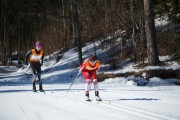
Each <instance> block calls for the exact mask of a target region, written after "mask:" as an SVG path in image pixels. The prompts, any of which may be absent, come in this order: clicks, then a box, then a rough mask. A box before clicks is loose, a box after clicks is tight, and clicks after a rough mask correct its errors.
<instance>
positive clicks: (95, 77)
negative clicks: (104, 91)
mask: <svg viewBox="0 0 180 120" xmlns="http://www.w3.org/2000/svg"><path fill="white" fill-rule="evenodd" d="M91 75H92V80H93V83H94V91H95V96H96V100H98V101H101V98H100V97H99V88H98V81H97V75H96V71H93V72H92V73H91Z"/></svg>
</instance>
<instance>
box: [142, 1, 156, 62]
mask: <svg viewBox="0 0 180 120" xmlns="http://www.w3.org/2000/svg"><path fill="white" fill-rule="evenodd" d="M144 12H145V30H146V39H147V56H148V61H149V64H152V65H155V64H158V63H159V58H158V52H157V43H156V31H155V24H154V12H153V1H152V0H144Z"/></svg>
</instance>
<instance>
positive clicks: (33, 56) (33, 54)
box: [25, 49, 44, 64]
mask: <svg viewBox="0 0 180 120" xmlns="http://www.w3.org/2000/svg"><path fill="white" fill-rule="evenodd" d="M43 59H44V51H43V50H42V49H41V50H40V51H37V50H36V49H32V50H30V51H29V52H28V53H27V54H26V57H25V62H26V64H27V63H28V61H29V62H40V61H41V63H42V64H43Z"/></svg>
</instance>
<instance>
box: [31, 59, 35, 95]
mask: <svg viewBox="0 0 180 120" xmlns="http://www.w3.org/2000/svg"><path fill="white" fill-rule="evenodd" d="M30 67H31V71H32V75H33V78H32V84H33V91H34V92H36V70H35V66H34V64H33V63H32V62H31V63H30Z"/></svg>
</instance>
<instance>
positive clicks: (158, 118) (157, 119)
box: [68, 95, 178, 120]
mask: <svg viewBox="0 0 180 120" xmlns="http://www.w3.org/2000/svg"><path fill="white" fill-rule="evenodd" d="M68 97H70V98H73V99H79V100H83V98H82V97H80V96H78V98H75V97H74V95H71V96H68ZM76 97H77V95H76ZM90 103H94V104H97V103H98V104H101V105H103V106H106V107H109V108H113V109H116V110H119V111H125V112H127V113H130V114H134V115H137V116H141V117H144V118H148V119H151V120H178V119H175V118H171V117H168V116H163V115H159V114H157V113H152V112H148V111H144V110H140V109H138V108H133V107H129V106H126V105H122V104H116V103H112V102H110V101H103V99H102V101H94V99H93V100H92V101H91V102H90Z"/></svg>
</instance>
